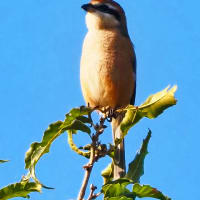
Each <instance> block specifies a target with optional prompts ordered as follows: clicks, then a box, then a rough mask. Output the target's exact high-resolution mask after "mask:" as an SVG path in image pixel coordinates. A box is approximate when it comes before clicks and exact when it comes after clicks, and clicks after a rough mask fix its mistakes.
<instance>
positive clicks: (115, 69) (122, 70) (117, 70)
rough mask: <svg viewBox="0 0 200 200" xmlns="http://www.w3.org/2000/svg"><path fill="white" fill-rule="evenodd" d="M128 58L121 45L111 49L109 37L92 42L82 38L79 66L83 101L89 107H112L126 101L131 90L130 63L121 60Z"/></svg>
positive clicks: (132, 87) (127, 102)
mask: <svg viewBox="0 0 200 200" xmlns="http://www.w3.org/2000/svg"><path fill="white" fill-rule="evenodd" d="M90 37H91V36H90ZM93 37H94V36H93ZM114 45H115V44H114ZM129 59H130V58H129V55H127V53H123V48H120V47H119V48H117V47H116V46H114V47H113V48H112V46H111V45H110V44H109V40H108V41H107V42H105V41H102V42H98V43H92V42H91V41H90V42H89V41H87V37H86V39H85V42H84V46H83V52H82V58H81V68H80V79H81V87H82V92H83V96H84V99H85V101H86V103H89V104H90V106H92V107H95V106H110V107H112V108H116V107H119V106H124V105H127V104H129V103H130V99H131V96H132V94H133V89H134V77H133V70H132V65H131V63H129V62H128V63H126V62H124V61H127V60H129Z"/></svg>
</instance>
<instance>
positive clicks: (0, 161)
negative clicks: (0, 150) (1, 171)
mask: <svg viewBox="0 0 200 200" xmlns="http://www.w3.org/2000/svg"><path fill="white" fill-rule="evenodd" d="M5 162H9V160H0V164H1V163H5Z"/></svg>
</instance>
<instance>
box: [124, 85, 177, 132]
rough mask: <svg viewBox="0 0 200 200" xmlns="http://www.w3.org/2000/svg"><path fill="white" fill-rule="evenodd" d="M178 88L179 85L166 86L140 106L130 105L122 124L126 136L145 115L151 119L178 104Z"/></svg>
mask: <svg viewBox="0 0 200 200" xmlns="http://www.w3.org/2000/svg"><path fill="white" fill-rule="evenodd" d="M176 90H177V86H176V85H175V86H173V87H172V88H171V89H169V87H167V88H165V89H164V90H162V91H161V92H158V93H156V94H154V95H151V96H149V97H148V98H147V100H146V101H145V102H144V103H143V104H142V105H140V106H138V107H135V106H132V105H129V106H128V107H127V108H126V109H125V110H126V111H127V112H126V115H125V117H124V119H123V121H122V123H121V125H120V128H121V131H122V133H123V135H124V136H125V135H126V134H127V133H128V130H129V129H130V128H131V127H132V126H134V125H135V124H136V123H137V122H139V121H140V120H141V119H142V118H143V117H148V118H150V119H152V118H155V117H157V116H158V115H160V114H161V113H162V112H163V111H164V110H165V109H167V108H168V107H170V106H173V105H175V104H176V99H175V98H174V93H175V92H176Z"/></svg>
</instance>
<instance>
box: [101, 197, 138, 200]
mask: <svg viewBox="0 0 200 200" xmlns="http://www.w3.org/2000/svg"><path fill="white" fill-rule="evenodd" d="M134 199H135V198H128V197H125V196H123V197H111V198H109V197H107V198H104V200H134Z"/></svg>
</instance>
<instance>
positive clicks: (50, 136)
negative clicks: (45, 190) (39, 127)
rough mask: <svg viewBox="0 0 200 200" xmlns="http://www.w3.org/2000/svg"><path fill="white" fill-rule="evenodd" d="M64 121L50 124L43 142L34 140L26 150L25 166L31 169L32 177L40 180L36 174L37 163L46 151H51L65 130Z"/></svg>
mask: <svg viewBox="0 0 200 200" xmlns="http://www.w3.org/2000/svg"><path fill="white" fill-rule="evenodd" d="M62 124H63V122H61V121H58V122H56V123H53V124H50V126H49V127H48V129H47V130H46V131H45V132H44V136H43V138H42V142H40V143H38V142H34V143H32V144H31V147H30V149H29V150H28V151H27V152H26V155H25V164H26V166H25V168H26V169H29V171H30V174H31V177H32V178H33V179H34V180H35V181H36V182H39V181H38V180H37V178H36V175H35V165H36V164H37V162H38V160H39V159H40V158H41V156H43V155H44V154H45V153H48V152H49V148H50V146H51V144H52V142H53V141H54V140H55V139H56V138H57V137H58V136H59V135H60V134H62V133H63V130H62V129H61V128H60V127H61V125H62Z"/></svg>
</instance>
